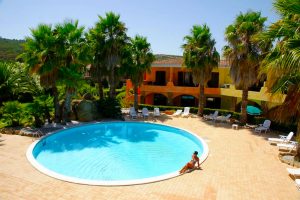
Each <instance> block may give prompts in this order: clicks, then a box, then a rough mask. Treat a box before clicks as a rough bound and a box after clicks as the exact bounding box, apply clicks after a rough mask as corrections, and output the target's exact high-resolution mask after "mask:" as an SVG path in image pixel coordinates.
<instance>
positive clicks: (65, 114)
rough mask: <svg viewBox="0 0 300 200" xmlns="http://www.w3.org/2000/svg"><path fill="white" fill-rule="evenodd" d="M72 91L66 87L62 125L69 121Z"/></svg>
mask: <svg viewBox="0 0 300 200" xmlns="http://www.w3.org/2000/svg"><path fill="white" fill-rule="evenodd" d="M71 90H72V89H71V88H69V87H67V89H66V100H65V105H64V110H63V124H66V123H67V122H69V121H70V119H69V116H70V113H71V97H72V91H71Z"/></svg>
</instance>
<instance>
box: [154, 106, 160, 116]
mask: <svg viewBox="0 0 300 200" xmlns="http://www.w3.org/2000/svg"><path fill="white" fill-rule="evenodd" d="M153 116H154V117H158V116H160V112H159V108H154V111H153Z"/></svg>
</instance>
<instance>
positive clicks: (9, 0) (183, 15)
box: [0, 0, 278, 55]
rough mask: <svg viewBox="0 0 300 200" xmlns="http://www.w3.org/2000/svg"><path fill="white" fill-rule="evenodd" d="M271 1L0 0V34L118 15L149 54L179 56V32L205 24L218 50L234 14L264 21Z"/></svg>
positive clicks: (18, 35) (271, 14)
mask: <svg viewBox="0 0 300 200" xmlns="http://www.w3.org/2000/svg"><path fill="white" fill-rule="evenodd" d="M272 2H273V1H272V0H185V1H182V0H178V1H174V0H173V1H171V0H151V1H142V0H127V1H125V0H106V1H105V0H0V36H1V37H4V38H10V39H24V37H25V36H29V35H30V28H34V27H36V26H37V25H38V24H39V23H47V24H56V23H61V22H63V21H64V20H65V19H77V20H79V23H80V25H83V26H85V27H86V28H91V27H92V26H93V25H94V24H95V22H96V21H97V20H98V15H104V14H105V13H106V12H108V11H113V12H115V13H118V14H120V15H121V21H123V22H124V23H125V24H126V26H127V28H128V35H129V36H134V35H136V34H139V35H143V36H146V37H147V38H148V41H149V42H150V43H151V46H152V50H153V52H154V53H156V54H157V53H163V54H172V55H181V54H182V49H181V45H182V44H183V42H184V41H183V37H184V36H185V35H187V34H189V32H190V29H191V28H192V26H193V25H195V24H204V23H206V24H208V26H209V27H210V29H211V32H212V35H213V38H215V40H216V42H217V44H216V47H217V49H218V51H221V49H222V47H223V46H224V45H225V41H224V30H225V27H226V26H228V25H229V24H231V23H233V21H234V19H235V17H236V15H238V14H239V13H240V12H246V11H248V10H253V11H260V12H262V16H265V17H268V21H267V24H270V23H272V22H275V21H276V20H277V19H278V16H277V14H276V12H275V10H274V9H273V7H272Z"/></svg>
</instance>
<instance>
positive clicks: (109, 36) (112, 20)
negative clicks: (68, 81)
mask: <svg viewBox="0 0 300 200" xmlns="http://www.w3.org/2000/svg"><path fill="white" fill-rule="evenodd" d="M95 26H96V29H97V30H99V31H101V33H102V34H103V36H104V41H103V42H104V44H103V54H102V55H103V62H104V65H105V66H106V68H107V70H109V71H110V74H109V85H110V91H109V96H110V97H115V88H116V86H115V85H116V82H117V80H116V77H117V74H118V73H117V68H118V67H120V64H121V60H122V51H123V49H124V47H125V46H126V44H127V43H128V39H129V38H128V37H127V34H126V31H127V28H126V27H125V24H124V23H123V22H121V21H120V15H117V14H114V13H113V12H108V13H106V15H105V17H101V16H99V21H98V22H97V23H96V25H95ZM102 55H101V56H102Z"/></svg>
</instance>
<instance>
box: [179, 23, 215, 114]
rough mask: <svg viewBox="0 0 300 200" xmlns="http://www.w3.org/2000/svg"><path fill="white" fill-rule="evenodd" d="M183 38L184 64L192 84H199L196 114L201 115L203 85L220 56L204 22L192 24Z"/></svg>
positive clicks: (208, 78)
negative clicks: (189, 70) (188, 33)
mask: <svg viewBox="0 0 300 200" xmlns="http://www.w3.org/2000/svg"><path fill="white" fill-rule="evenodd" d="M184 40H185V41H186V43H185V44H183V45H182V48H183V50H184V52H183V59H184V64H185V65H186V66H187V68H190V69H191V70H192V74H193V82H194V84H199V85H200V93H199V109H198V115H199V116H203V109H204V100H205V99H204V87H205V85H206V84H207V82H208V81H209V80H210V78H211V72H212V70H213V68H214V67H217V66H218V63H219V60H220V56H219V53H218V52H217V51H216V48H215V43H216V42H215V40H214V39H212V36H211V33H210V30H209V27H208V26H207V25H206V24H204V25H203V26H197V25H195V26H193V28H192V29H191V34H190V35H187V36H185V37H184Z"/></svg>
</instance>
